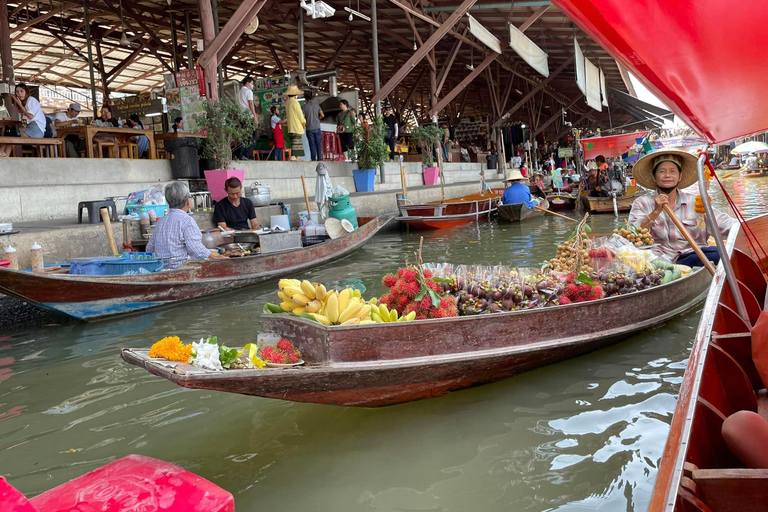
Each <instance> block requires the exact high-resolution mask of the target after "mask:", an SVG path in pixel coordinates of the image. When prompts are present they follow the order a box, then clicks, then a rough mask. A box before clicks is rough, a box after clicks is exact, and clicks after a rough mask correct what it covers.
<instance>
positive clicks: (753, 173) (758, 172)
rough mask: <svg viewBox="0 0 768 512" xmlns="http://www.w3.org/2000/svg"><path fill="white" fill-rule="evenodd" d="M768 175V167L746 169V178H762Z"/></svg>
mask: <svg viewBox="0 0 768 512" xmlns="http://www.w3.org/2000/svg"><path fill="white" fill-rule="evenodd" d="M763 176H768V169H747V170H746V171H744V177H745V178H762V177H763Z"/></svg>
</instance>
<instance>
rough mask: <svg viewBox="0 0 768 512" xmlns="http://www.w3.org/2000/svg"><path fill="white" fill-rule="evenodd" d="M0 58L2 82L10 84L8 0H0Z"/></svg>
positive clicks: (11, 61)
mask: <svg viewBox="0 0 768 512" xmlns="http://www.w3.org/2000/svg"><path fill="white" fill-rule="evenodd" d="M0 50H1V51H0V59H1V60H2V61H3V82H5V83H7V84H9V85H10V84H12V83H13V82H14V76H13V53H12V52H11V26H10V23H9V21H8V1H7V0H0Z"/></svg>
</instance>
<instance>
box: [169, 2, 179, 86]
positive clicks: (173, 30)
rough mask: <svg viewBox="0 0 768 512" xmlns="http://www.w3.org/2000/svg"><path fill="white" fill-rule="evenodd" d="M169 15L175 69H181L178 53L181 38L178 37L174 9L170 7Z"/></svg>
mask: <svg viewBox="0 0 768 512" xmlns="http://www.w3.org/2000/svg"><path fill="white" fill-rule="evenodd" d="M168 16H169V18H170V20H171V46H173V70H174V71H179V56H178V55H177V54H176V48H177V45H178V44H179V40H178V38H177V37H176V24H175V23H174V22H173V11H172V10H171V8H170V7H169V8H168Z"/></svg>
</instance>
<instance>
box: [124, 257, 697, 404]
mask: <svg viewBox="0 0 768 512" xmlns="http://www.w3.org/2000/svg"><path fill="white" fill-rule="evenodd" d="M709 280H710V277H709V275H708V274H707V273H706V272H705V271H703V270H699V271H697V272H695V273H693V274H692V275H691V276H689V277H687V278H685V279H681V280H678V281H674V282H672V283H669V284H667V285H663V286H659V287H655V288H651V289H647V290H643V291H640V292H636V293H632V294H628V295H623V296H617V297H611V298H607V299H602V300H599V301H594V302H591V303H590V302H588V303H582V304H572V305H568V306H558V307H557V308H558V309H556V310H553V309H551V308H542V309H531V310H527V311H518V312H509V313H497V314H493V315H479V316H467V317H458V318H451V319H443V320H421V321H417V322H402V323H399V322H396V323H392V324H383V325H382V324H377V325H365V326H344V327H342V326H333V327H325V326H323V325H320V324H318V323H316V322H311V321H309V320H306V319H303V318H299V317H294V316H289V315H265V316H264V317H262V328H263V330H264V331H266V332H275V333H278V334H280V335H281V336H284V337H286V338H288V339H291V340H293V341H294V343H295V344H296V345H297V348H299V350H301V352H302V357H303V358H304V360H305V361H306V362H307V365H305V366H303V367H299V368H291V369H285V370H269V371H257V370H235V371H228V372H226V373H211V372H205V371H201V370H200V369H195V368H194V367H191V366H189V365H183V364H177V365H176V367H175V368H169V367H168V366H167V365H164V364H162V363H159V362H158V361H157V360H151V359H149V358H148V357H147V356H146V350H135V349H125V350H123V352H122V357H123V359H125V360H126V361H127V362H129V363H131V364H135V365H137V366H142V367H144V368H146V369H147V370H148V371H150V372H151V373H153V374H155V375H158V376H160V377H163V378H166V379H168V380H170V381H172V382H174V383H175V384H178V385H180V386H183V387H188V388H195V389H208V390H218V391H225V392H230V393H239V394H243V395H253V396H261V397H268V398H279V399H282V400H291V401H296V402H312V403H320V404H332V405H345V406H361V407H380V406H387V405H394V404H400V403H404V402H410V401H413V400H420V399H424V398H432V397H436V396H440V395H443V394H446V393H449V392H451V391H455V390H459V389H463V388H467V387H471V386H475V385H479V384H483V383H487V382H493V381H498V380H501V379H504V378H507V377H511V376H512V375H515V374H518V373H520V372H523V371H526V370H530V369H533V368H538V367H540V366H544V365H547V364H551V363H555V362H558V361H561V360H564V359H568V358H571V357H576V356H578V355H581V354H584V353H586V352H589V351H592V350H596V349H598V348H601V347H604V346H606V345H608V344H611V343H614V342H616V341H619V340H622V339H625V338H626V337H628V336H630V335H632V334H633V333H636V332H640V331H643V330H647V329H650V328H652V327H654V326H657V325H660V324H662V323H664V322H666V321H668V320H670V319H671V318H673V317H675V316H677V315H680V314H682V313H684V312H686V311H688V310H689V309H691V308H692V307H694V306H695V305H696V304H697V303H698V302H699V301H700V300H703V297H704V296H703V292H704V291H705V290H706V288H707V286H708V284H709ZM560 308H569V309H560ZM627 311H633V312H635V315H636V317H634V318H631V319H630V318H626V312H627ZM553 313H555V314H553ZM558 313H560V314H558ZM563 313H564V314H568V315H570V316H572V317H574V318H594V317H600V318H615V319H619V320H618V321H617V322H616V323H615V325H613V326H612V327H611V328H609V329H605V326H604V325H603V324H602V323H599V322H567V323H563V322H561V321H556V319H557V318H562V314H563Z"/></svg>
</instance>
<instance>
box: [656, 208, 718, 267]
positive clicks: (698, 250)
mask: <svg viewBox="0 0 768 512" xmlns="http://www.w3.org/2000/svg"><path fill="white" fill-rule="evenodd" d="M663 208H664V212H665V213H666V214H667V215H669V218H670V219H672V222H674V223H675V226H677V229H679V230H680V232H681V233H682V234H683V236H684V237H685V239H686V240H688V245H690V246H691V249H693V252H695V253H696V256H698V257H699V259H700V260H701V263H702V264H703V265H704V267H705V268H706V269H707V270H709V273H710V274H712V275H715V267H714V266H712V262H711V261H709V260H708V259H707V257H706V256H704V253H703V252H702V251H701V248H700V247H699V244H697V243H696V241H695V240H694V239H693V237H692V236H691V234H690V233H689V232H688V230H687V229H686V227H685V226H683V223H682V222H680V219H678V218H677V215H675V214H674V213H672V210H671V209H670V208H669V206H668V205H666V204H665V205H664V206H663Z"/></svg>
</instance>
